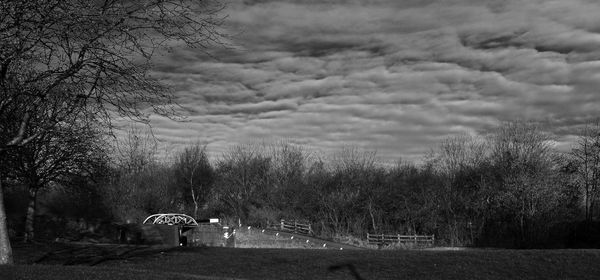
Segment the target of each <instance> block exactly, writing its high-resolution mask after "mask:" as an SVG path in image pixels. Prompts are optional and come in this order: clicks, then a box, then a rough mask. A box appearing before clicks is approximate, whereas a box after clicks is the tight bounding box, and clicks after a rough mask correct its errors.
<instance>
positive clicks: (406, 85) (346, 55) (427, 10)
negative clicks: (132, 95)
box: [153, 0, 600, 161]
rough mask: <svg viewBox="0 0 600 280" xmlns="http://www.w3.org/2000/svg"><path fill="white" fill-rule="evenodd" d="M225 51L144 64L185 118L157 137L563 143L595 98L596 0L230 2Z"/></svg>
mask: <svg viewBox="0 0 600 280" xmlns="http://www.w3.org/2000/svg"><path fill="white" fill-rule="evenodd" d="M226 13H227V14H228V15H229V17H228V22H227V26H226V28H227V30H228V32H229V33H230V34H232V37H231V44H232V46H233V47H231V48H220V49H214V50H211V52H212V54H213V57H216V59H214V58H211V57H208V56H206V55H205V54H204V53H202V52H200V51H198V50H189V49H178V50H176V51H174V52H173V53H172V54H170V55H169V56H167V57H163V58H161V59H160V60H158V61H157V62H156V65H157V67H156V69H155V71H154V72H153V75H154V76H155V77H158V78H159V79H161V80H163V81H165V82H167V83H169V84H171V85H173V87H174V89H175V91H176V93H177V97H178V102H179V103H180V104H182V105H183V108H184V109H185V114H186V115H187V120H186V121H185V122H183V123H181V122H174V121H170V120H167V119H162V118H159V117H156V118H155V120H154V122H153V126H154V128H155V134H156V135H157V136H158V138H159V139H161V140H164V141H166V142H168V143H172V144H173V145H179V144H183V143H187V142H190V141H195V140H197V139H200V140H202V141H205V142H206V143H209V149H210V150H211V151H213V152H215V153H219V152H221V151H224V150H225V149H226V148H227V147H228V146H229V145H232V144H235V143H247V142H255V141H263V140H267V141H269V140H278V139H286V140H288V141H290V142H293V143H298V144H303V145H307V146H308V147H310V148H313V149H315V150H319V151H323V152H329V151H331V150H333V149H336V148H338V147H340V146H341V145H352V146H357V147H362V148H366V149H370V150H377V151H378V154H379V155H380V156H382V158H383V160H385V161H394V160H397V159H399V158H406V159H413V160H415V159H417V160H418V159H419V158H420V157H421V156H423V155H424V154H425V153H426V152H428V151H429V149H431V148H432V147H434V146H435V145H437V143H438V142H439V141H440V140H441V139H443V138H444V137H447V136H449V135H453V134H457V133H469V134H481V133H485V132H486V131H489V130H490V129H492V128H494V127H495V126H497V125H498V124H499V123H500V122H502V121H506V120H513V119H526V120H536V121H542V122H547V123H548V124H549V128H551V129H552V131H553V132H554V133H555V136H556V140H557V143H559V145H562V146H561V147H568V142H569V141H571V140H572V139H573V134H575V133H576V132H577V128H578V127H580V126H581V125H583V124H585V123H586V122H588V121H590V120H592V119H593V118H596V117H598V112H599V109H600V93H598V92H596V89H597V88H600V18H599V17H598V16H597V15H598V14H600V4H598V3H597V2H596V1H591V0H568V1H562V0H555V1H550V0H512V1H511V0H507V1H497V0H493V1H492V0H489V1H481V0H444V1H442V0H429V1H420V0H419V1H416V0H413V1H396V0H372V1H343V0H330V1H316V0H303V1H291V0H290V1H236V2H234V3H231V4H229V7H228V9H227V11H226Z"/></svg>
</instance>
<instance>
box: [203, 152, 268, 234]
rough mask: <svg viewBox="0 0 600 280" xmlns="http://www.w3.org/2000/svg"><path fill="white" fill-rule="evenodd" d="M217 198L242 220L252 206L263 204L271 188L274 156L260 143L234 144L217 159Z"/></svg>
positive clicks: (245, 220) (244, 220)
mask: <svg viewBox="0 0 600 280" xmlns="http://www.w3.org/2000/svg"><path fill="white" fill-rule="evenodd" d="M217 174H218V179H217V183H216V185H215V192H216V198H217V199H218V200H220V201H222V202H224V203H225V205H226V206H227V207H228V208H229V209H231V210H232V211H233V212H234V213H233V214H234V215H235V216H236V217H237V218H238V219H240V220H241V221H242V222H244V223H245V222H247V221H248V218H249V213H250V210H251V208H252V207H256V206H260V205H261V204H262V203H261V202H262V201H261V200H263V198H264V195H265V191H267V190H269V189H270V188H271V185H272V182H271V159H270V158H269V157H267V156H265V152H264V151H263V150H262V147H260V146H258V145H239V146H235V147H233V148H231V149H230V150H229V151H228V152H227V153H225V154H223V156H222V158H221V159H220V160H219V162H218V163H217Z"/></svg>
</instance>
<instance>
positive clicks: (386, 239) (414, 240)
mask: <svg viewBox="0 0 600 280" xmlns="http://www.w3.org/2000/svg"><path fill="white" fill-rule="evenodd" d="M367 241H368V242H369V244H376V245H384V244H393V243H399V244H407V245H413V246H417V247H430V246H433V244H434V243H435V235H400V234H370V233H367Z"/></svg>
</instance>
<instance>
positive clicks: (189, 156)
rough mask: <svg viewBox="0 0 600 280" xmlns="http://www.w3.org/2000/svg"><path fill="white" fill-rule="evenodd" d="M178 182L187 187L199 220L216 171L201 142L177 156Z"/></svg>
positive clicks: (176, 173)
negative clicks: (201, 205) (202, 205)
mask: <svg viewBox="0 0 600 280" xmlns="http://www.w3.org/2000/svg"><path fill="white" fill-rule="evenodd" d="M174 172H175V176H176V178H177V180H178V181H179V182H180V183H181V185H183V186H185V188H183V189H184V191H183V193H188V194H189V196H186V197H189V198H191V200H192V203H193V204H194V216H193V217H194V218H198V209H200V204H202V203H203V202H205V201H206V199H207V198H208V195H209V192H210V190H211V187H212V184H213V181H214V176H215V175H214V171H213V168H212V166H211V165H210V162H209V160H208V155H207V153H206V146H202V145H200V143H199V142H196V143H194V144H193V145H190V146H187V147H185V148H184V149H183V151H181V152H180V153H179V154H178V155H177V159H176V162H175V166H174Z"/></svg>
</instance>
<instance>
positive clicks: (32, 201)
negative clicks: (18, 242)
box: [23, 187, 38, 242]
mask: <svg viewBox="0 0 600 280" xmlns="http://www.w3.org/2000/svg"><path fill="white" fill-rule="evenodd" d="M37 192H38V188H37V187H30V188H29V205H28V206H27V215H26V217H25V237H24V238H23V242H31V241H33V238H34V222H35V209H36V204H37Z"/></svg>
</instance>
